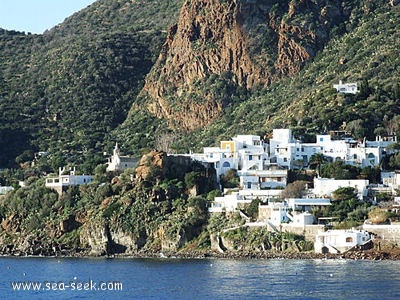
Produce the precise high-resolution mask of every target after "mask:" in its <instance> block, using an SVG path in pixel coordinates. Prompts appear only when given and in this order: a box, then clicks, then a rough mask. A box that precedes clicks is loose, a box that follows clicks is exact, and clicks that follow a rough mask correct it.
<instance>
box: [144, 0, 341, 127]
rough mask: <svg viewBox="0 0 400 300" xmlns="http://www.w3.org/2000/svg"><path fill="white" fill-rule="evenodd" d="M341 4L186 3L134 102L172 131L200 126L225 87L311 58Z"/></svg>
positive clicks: (307, 0)
mask: <svg viewBox="0 0 400 300" xmlns="http://www.w3.org/2000/svg"><path fill="white" fill-rule="evenodd" d="M340 2H342V1H322V0H321V1H311V0H299V1H278V0H267V1H265V0H264V1H260V0H224V1H221V0H187V1H186V2H185V3H184V5H183V7H182V9H181V13H180V18H179V21H178V23H177V24H175V25H173V26H171V28H170V29H169V33H168V37H167V39H166V42H165V44H164V46H163V48H162V51H161V53H160V55H159V58H158V60H157V62H156V64H155V66H154V67H153V69H152V71H151V72H150V73H149V75H148V76H147V78H146V82H145V86H144V88H143V90H142V92H141V95H140V97H141V98H142V99H144V100H143V101H144V103H145V104H146V108H147V109H148V111H150V112H151V113H152V114H153V115H155V116H156V117H158V118H165V119H167V120H168V121H169V124H170V125H171V126H172V127H174V128H176V129H183V130H193V129H196V128H199V127H202V126H206V125H208V124H209V123H211V122H212V121H213V120H215V119H216V118H218V117H220V116H221V115H222V113H223V110H224V107H225V105H227V104H228V103H229V101H230V100H229V99H230V97H231V95H229V93H233V92H234V91H231V90H229V89H228V90H223V87H222V88H221V86H223V85H224V84H228V83H229V84H231V85H233V86H240V87H242V88H245V89H247V90H250V89H252V88H254V87H257V86H264V85H268V84H269V83H271V82H272V81H275V80H279V79H280V78H282V77H285V76H291V75H293V74H295V73H296V72H297V71H299V70H300V68H301V67H302V65H303V64H304V63H305V62H306V61H308V60H310V59H312V58H313V56H314V55H315V54H316V52H317V50H318V49H320V48H321V47H322V46H323V44H324V42H326V40H327V37H328V29H329V27H330V26H331V25H332V24H334V23H335V22H337V20H339V19H340V17H341V15H342V14H343V12H342V10H341V3H340ZM335 20H336V21H335ZM212 76H215V78H217V80H216V81H217V82H219V83H220V84H218V83H217V84H215V86H212V84H213V83H214V82H215V81H212V80H210V78H212ZM218 80H219V81H218ZM221 90H222V91H221Z"/></svg>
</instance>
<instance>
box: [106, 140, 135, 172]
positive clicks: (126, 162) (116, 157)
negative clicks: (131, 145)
mask: <svg viewBox="0 0 400 300" xmlns="http://www.w3.org/2000/svg"><path fill="white" fill-rule="evenodd" d="M136 164H137V160H136V159H134V158H132V157H130V156H122V155H121V153H120V149H119V147H118V143H115V148H114V150H113V155H112V156H111V157H110V158H109V159H108V163H107V169H106V170H107V171H108V172H114V171H124V170H125V169H128V168H134V167H135V166H136Z"/></svg>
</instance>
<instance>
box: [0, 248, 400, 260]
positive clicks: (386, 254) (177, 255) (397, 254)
mask: <svg viewBox="0 0 400 300" xmlns="http://www.w3.org/2000/svg"><path fill="white" fill-rule="evenodd" d="M51 252H52V251H49V252H48V253H22V252H11V253H5V252H4V251H2V253H0V255H1V256H3V257H65V258H126V259H137V258H152V259H350V260H400V249H399V248H395V249H392V250H389V251H382V250H375V249H370V250H366V251H361V250H360V251H348V252H345V253H340V254H332V253H328V254H321V253H315V252H272V251H264V252H252V251H236V252H225V253H220V252H216V251H210V250H204V251H203V250H202V251H200V250H198V251H177V252H148V251H143V252H138V253H135V254H133V255H132V254H130V255H125V254H124V255H121V254H110V255H104V256H94V255H90V254H89V252H87V251H86V250H83V249H76V250H70V251H63V252H54V253H51Z"/></svg>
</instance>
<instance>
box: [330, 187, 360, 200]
mask: <svg viewBox="0 0 400 300" xmlns="http://www.w3.org/2000/svg"><path fill="white" fill-rule="evenodd" d="M332 194H333V198H334V200H336V201H346V200H352V199H357V191H356V189H355V188H353V187H341V188H338V189H337V190H335V191H334V192H333V193H332Z"/></svg>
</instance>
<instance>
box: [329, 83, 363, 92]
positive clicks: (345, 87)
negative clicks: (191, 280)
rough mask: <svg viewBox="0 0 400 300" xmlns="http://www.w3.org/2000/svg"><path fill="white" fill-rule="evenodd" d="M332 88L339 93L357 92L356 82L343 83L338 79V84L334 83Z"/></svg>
mask: <svg viewBox="0 0 400 300" xmlns="http://www.w3.org/2000/svg"><path fill="white" fill-rule="evenodd" d="M333 88H334V89H335V90H336V91H337V92H338V93H341V94H356V93H357V92H358V89H357V83H356V82H352V83H343V82H342V81H341V80H339V84H334V85H333Z"/></svg>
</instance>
